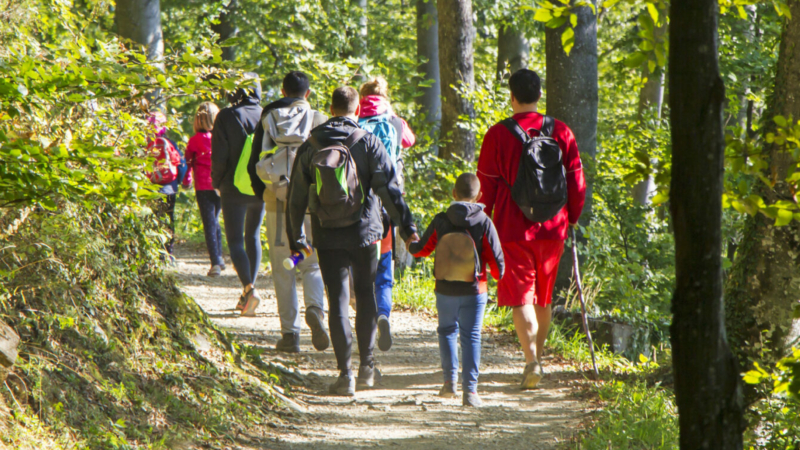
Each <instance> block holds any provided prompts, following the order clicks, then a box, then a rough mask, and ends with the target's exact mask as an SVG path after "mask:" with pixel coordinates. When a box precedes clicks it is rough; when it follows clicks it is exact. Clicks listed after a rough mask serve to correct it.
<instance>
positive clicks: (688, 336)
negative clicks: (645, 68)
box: [669, 0, 744, 450]
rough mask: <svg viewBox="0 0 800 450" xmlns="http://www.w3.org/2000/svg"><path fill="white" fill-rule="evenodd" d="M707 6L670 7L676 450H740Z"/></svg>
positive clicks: (719, 90)
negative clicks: (724, 270)
mask: <svg viewBox="0 0 800 450" xmlns="http://www.w3.org/2000/svg"><path fill="white" fill-rule="evenodd" d="M718 14H719V5H718V2H717V0H672V2H671V11H670V45H669V48H670V54H669V74H670V76H669V91H670V124H671V127H672V185H671V192H670V207H671V212H672V218H673V223H674V230H675V282H676V286H675V293H674V295H673V298H672V313H673V319H672V326H671V328H670V334H671V341H672V351H673V371H674V375H675V396H676V400H677V404H678V413H679V425H680V448H681V449H682V450H689V449H691V450H694V449H726V450H727V449H732V450H738V449H741V448H742V430H743V413H744V408H743V406H742V400H741V388H740V379H739V368H738V364H737V363H736V359H735V358H734V357H733V355H732V354H731V351H730V349H729V347H728V343H727V340H726V334H725V322H724V321H723V318H722V317H723V316H722V314H723V301H722V257H721V255H722V230H721V225H722V189H723V186H722V181H723V160H724V148H725V138H724V134H723V128H722V120H723V119H722V113H723V102H724V101H725V86H724V84H723V82H722V79H721V78H720V75H719V64H718V61H717V45H718V38H717V17H718Z"/></svg>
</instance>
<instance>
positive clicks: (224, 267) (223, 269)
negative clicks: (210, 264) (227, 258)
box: [218, 263, 227, 271]
mask: <svg viewBox="0 0 800 450" xmlns="http://www.w3.org/2000/svg"><path fill="white" fill-rule="evenodd" d="M218 265H219V270H222V271H225V269H226V268H227V267H226V266H225V263H222V264H218Z"/></svg>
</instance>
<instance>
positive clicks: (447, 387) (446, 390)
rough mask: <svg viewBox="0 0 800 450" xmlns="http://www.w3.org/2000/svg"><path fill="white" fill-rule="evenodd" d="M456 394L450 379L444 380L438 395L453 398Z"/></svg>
mask: <svg viewBox="0 0 800 450" xmlns="http://www.w3.org/2000/svg"><path fill="white" fill-rule="evenodd" d="M456 395H458V392H457V391H456V385H455V384H453V382H452V381H445V382H444V385H443V386H442V389H441V390H439V397H444V398H453V397H455V396H456Z"/></svg>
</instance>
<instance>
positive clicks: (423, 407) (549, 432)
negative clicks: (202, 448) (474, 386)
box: [176, 246, 587, 450]
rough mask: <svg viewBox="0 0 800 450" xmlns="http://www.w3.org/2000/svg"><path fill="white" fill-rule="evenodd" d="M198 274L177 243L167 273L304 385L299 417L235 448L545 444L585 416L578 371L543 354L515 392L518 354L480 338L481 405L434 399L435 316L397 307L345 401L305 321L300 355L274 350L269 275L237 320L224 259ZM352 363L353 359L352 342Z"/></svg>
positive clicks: (328, 355) (554, 443)
mask: <svg viewBox="0 0 800 450" xmlns="http://www.w3.org/2000/svg"><path fill="white" fill-rule="evenodd" d="M207 270H208V258H207V257H206V255H205V253H204V252H202V251H200V250H190V249H188V248H187V247H186V246H183V247H181V248H180V249H179V252H178V265H177V268H176V271H177V275H178V277H179V279H180V281H181V283H182V285H183V288H184V290H185V291H186V292H187V293H188V294H190V295H191V296H193V297H194V298H195V299H196V300H197V302H198V303H199V304H200V306H201V307H202V308H203V309H204V310H205V311H206V312H207V313H208V314H209V316H210V317H211V318H212V319H213V320H214V321H215V322H216V323H218V324H219V325H220V326H222V327H224V328H226V329H228V330H230V331H232V332H234V333H236V334H238V335H239V336H240V337H241V338H242V339H243V340H245V341H248V342H249V343H251V344H253V345H257V346H260V347H263V348H264V349H265V350H266V352H265V354H264V359H265V360H266V361H273V362H280V363H281V364H283V365H284V366H286V367H289V368H292V369H293V370H296V371H297V372H298V373H299V374H300V375H301V377H302V379H303V381H304V383H305V386H301V387H298V388H295V390H294V395H295V396H294V398H295V399H296V400H297V403H298V404H300V406H301V407H302V408H304V409H305V411H306V413H304V414H298V417H299V418H298V419H295V420H288V421H286V420H284V421H279V422H280V423H275V424H270V428H265V429H264V431H263V433H253V435H250V436H242V440H241V443H240V445H241V447H238V448H248V449H251V448H252V449H346V448H347V449H349V448H362V447H374V446H376V445H377V446H386V447H390V448H400V449H453V448H458V449H481V450H488V449H495V448H507V449H512V448H520V449H521V448H525V449H554V448H557V447H558V445H559V443H563V442H564V441H565V440H568V439H569V438H570V437H571V436H572V435H573V434H574V432H575V429H576V428H577V426H578V425H579V424H580V422H581V421H582V420H583V419H584V418H585V417H586V414H587V412H586V411H587V410H586V405H585V404H584V403H583V402H582V401H581V400H580V399H579V398H578V397H577V396H576V395H574V394H575V392H576V387H575V385H576V380H580V379H581V375H580V374H578V373H576V372H575V369H574V368H573V367H570V366H569V365H566V364H556V363H555V362H554V361H553V358H552V357H549V356H548V357H545V361H544V362H545V372H546V373H547V376H546V378H545V379H544V380H543V381H542V383H541V385H540V386H541V388H540V389H537V390H535V391H530V392H521V391H520V390H519V389H518V388H517V385H518V383H519V378H520V373H521V372H522V368H523V365H524V364H523V361H524V360H523V357H522V353H521V351H519V350H517V349H516V348H515V346H512V345H508V344H503V343H501V342H498V339H497V338H496V337H493V336H491V335H486V334H484V345H483V352H482V354H483V357H482V364H481V376H480V382H479V386H478V390H479V393H480V395H481V398H482V399H483V403H484V406H483V408H480V409H471V408H465V407H462V406H461V398H460V395H459V397H458V398H457V399H441V398H439V397H438V396H437V395H436V394H437V392H438V390H439V388H440V387H441V382H442V370H441V366H440V362H439V347H438V339H437V336H436V319H435V318H431V317H428V316H426V315H423V314H415V313H410V312H404V311H394V312H392V329H393V334H394V345H393V347H392V349H391V350H390V351H389V352H381V351H380V350H378V349H376V350H375V351H376V355H375V356H376V365H377V366H378V367H379V369H380V371H381V372H382V374H383V376H382V379H381V381H380V382H379V383H378V384H377V385H376V386H375V387H374V388H373V389H371V390H366V391H359V392H357V393H356V397H355V399H353V398H345V397H330V396H326V395H325V390H326V386H327V384H328V383H330V382H332V381H333V380H334V377H335V376H336V375H337V373H336V371H335V366H336V364H335V359H334V356H333V349H332V348H329V349H328V350H325V351H324V352H317V351H315V350H314V349H313V347H312V346H311V334H310V332H309V330H308V329H307V327H305V324H304V325H303V326H304V330H303V332H302V335H301V349H302V353H300V354H299V355H286V354H282V353H277V352H275V351H274V346H275V343H276V342H277V341H278V339H279V338H280V324H279V318H278V313H277V305H276V301H275V296H274V290H273V289H272V280H271V278H270V277H269V276H268V275H267V276H263V277H261V278H259V281H258V286H259V289H260V291H261V292H262V298H263V299H264V302H263V303H262V304H261V306H260V307H259V309H258V310H257V317H255V318H239V316H238V314H237V313H235V311H234V309H233V307H234V305H235V303H236V301H237V299H238V296H239V293H240V290H241V288H240V285H239V281H238V279H237V278H236V274H235V272H234V270H233V268H232V266H231V265H230V264H228V269H227V270H226V271H225V272H223V276H221V277H219V278H216V279H212V278H207V277H206V276H205V273H206V271H207ZM352 319H353V313H351V320H352ZM354 347H355V343H354ZM353 360H354V362H355V364H357V361H358V357H357V349H356V348H354V357H353ZM459 393H460V389H459Z"/></svg>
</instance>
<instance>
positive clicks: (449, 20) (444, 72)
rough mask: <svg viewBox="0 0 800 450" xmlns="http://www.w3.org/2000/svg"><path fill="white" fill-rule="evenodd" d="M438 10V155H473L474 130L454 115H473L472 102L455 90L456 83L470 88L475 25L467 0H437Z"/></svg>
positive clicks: (473, 83)
mask: <svg viewBox="0 0 800 450" xmlns="http://www.w3.org/2000/svg"><path fill="white" fill-rule="evenodd" d="M437 10H438V12H439V72H440V74H441V80H442V93H443V94H444V95H443V96H444V102H443V103H442V132H441V136H442V139H443V140H444V144H443V145H442V147H441V148H440V149H439V157H441V158H451V157H452V156H454V155H459V156H461V157H462V158H464V159H465V160H467V161H473V160H474V159H475V133H474V132H472V131H470V130H466V129H463V128H460V127H459V126H458V117H459V116H461V115H463V116H467V117H468V118H469V119H472V118H474V117H475V111H474V109H473V107H472V102H470V101H469V99H467V98H465V97H463V96H462V95H460V94H459V93H458V91H456V89H457V88H459V87H466V88H467V89H470V90H472V89H473V88H474V87H475V74H474V66H473V63H472V42H473V41H474V39H475V28H474V27H473V26H472V1H471V0H438V2H437Z"/></svg>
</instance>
